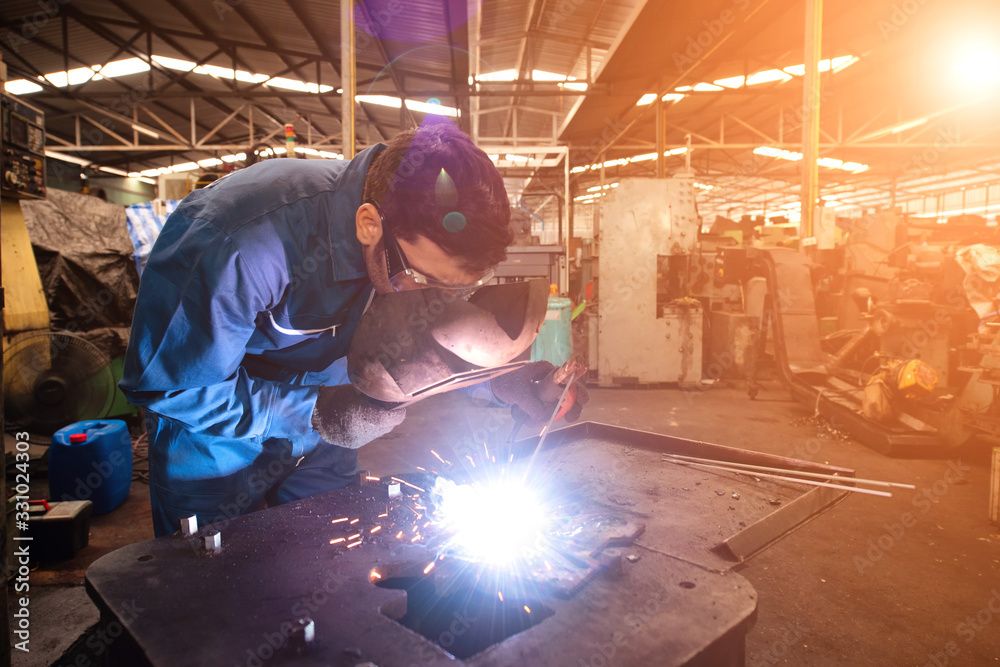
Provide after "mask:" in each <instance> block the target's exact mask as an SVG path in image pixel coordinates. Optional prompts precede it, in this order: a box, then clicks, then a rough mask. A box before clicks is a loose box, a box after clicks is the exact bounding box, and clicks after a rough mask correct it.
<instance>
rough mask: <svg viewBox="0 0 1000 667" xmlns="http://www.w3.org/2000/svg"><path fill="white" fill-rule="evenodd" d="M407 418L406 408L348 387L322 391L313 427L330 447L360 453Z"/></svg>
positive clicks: (327, 388)
mask: <svg viewBox="0 0 1000 667" xmlns="http://www.w3.org/2000/svg"><path fill="white" fill-rule="evenodd" d="M404 417H406V408H394V407H387V406H386V405H384V404H380V403H378V402H376V401H373V400H371V399H369V398H368V397H367V396H365V395H364V394H362V393H361V392H359V391H358V390H357V389H355V388H354V387H353V385H349V384H344V385H338V386H336V387H320V388H319V398H317V399H316V407H315V409H314V410H313V414H312V425H313V428H314V429H316V431H317V432H318V433H319V434H320V436H322V438H323V439H324V440H326V441H327V442H329V443H330V444H333V445H340V446H341V447H347V448H349V449H357V448H358V447H361V446H362V445H367V444H368V443H369V442H371V441H372V440H375V439H376V438H380V437H382V436H383V435H385V434H386V433H388V432H389V431H391V430H392V429H394V428H396V427H397V426H399V424H400V422H402V421H403V418H404Z"/></svg>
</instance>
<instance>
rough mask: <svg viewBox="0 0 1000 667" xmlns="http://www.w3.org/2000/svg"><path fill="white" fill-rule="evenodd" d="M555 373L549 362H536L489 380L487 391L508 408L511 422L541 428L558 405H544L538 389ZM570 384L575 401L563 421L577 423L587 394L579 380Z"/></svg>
mask: <svg viewBox="0 0 1000 667" xmlns="http://www.w3.org/2000/svg"><path fill="white" fill-rule="evenodd" d="M555 371H556V367H555V366H553V365H552V364H550V363H549V362H547V361H536V362H533V363H530V364H526V365H524V366H521V367H520V368H518V369H516V370H513V371H511V372H510V373H505V374H504V375H501V376H499V377H495V378H493V379H492V380H490V389H491V390H492V391H493V395H494V396H495V397H496V398H497V400H499V401H502V402H503V403H506V404H507V405H509V406H511V408H510V414H511V416H512V417H513V418H514V421H516V422H520V423H523V424H526V425H528V426H540V425H542V424H545V423H546V422H548V421H549V418H550V417H552V413H553V412H555V409H556V403H557V401H550V402H546V401H543V400H542V399H541V398H539V396H538V385H539V383H540V382H542V381H544V380H546V379H547V378H548V377H549V376H550V375H552V374H553V373H555ZM573 384H574V385H575V387H576V400H575V401H574V403H573V406H572V407H571V408H570V409H569V411H568V412H567V413H566V415H565V416H564V417H563V418H564V419H565V420H566V421H568V422H574V421H576V420H577V419H579V418H580V412H581V411H582V410H583V406H584V405H586V404H587V402H588V401H589V400H590V394H589V393H588V392H587V388H586V387H585V386H584V384H583V381H582V380H575V381H574V383H573ZM560 389H561V388H560ZM568 398H569V393H567V399H568Z"/></svg>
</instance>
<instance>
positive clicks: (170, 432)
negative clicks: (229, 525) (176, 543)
mask: <svg viewBox="0 0 1000 667" xmlns="http://www.w3.org/2000/svg"><path fill="white" fill-rule="evenodd" d="M146 431H147V433H148V438H149V498H150V502H151V504H152V509H153V531H154V533H155V534H156V536H157V537H162V536H163V535H170V534H172V533H175V532H177V530H178V529H179V527H180V520H181V519H182V518H183V517H187V516H191V515H192V514H195V515H197V517H198V525H199V526H204V525H206V524H209V523H216V522H219V521H227V520H229V519H233V518H235V517H237V516H240V515H242V514H247V513H249V512H253V511H254V510H257V509H260V508H262V507H264V506H273V505H280V504H282V503H287V502H291V501H293V500H299V499H301V498H308V497H309V496H314V495H316V494H318V493H323V492H325V491H332V490H334V489H340V488H343V487H345V486H348V485H350V484H352V483H353V482H354V480H355V476H356V475H357V473H358V470H359V469H360V465H359V464H358V452H357V450H356V449H347V448H346V447H338V446H337V445H332V444H330V443H328V442H325V441H323V440H320V441H319V443H318V444H317V445H316V447H315V448H314V449H312V450H311V451H310V452H308V453H307V454H305V455H304V456H296V455H294V454H293V446H292V443H291V441H289V440H285V439H283V438H268V439H249V440H233V439H228V438H214V437H206V436H204V435H201V434H196V433H191V432H189V431H187V430H186V429H184V428H183V427H182V426H180V425H178V424H176V423H174V422H171V421H169V420H165V419H162V418H160V417H158V416H157V415H155V414H152V413H149V412H147V413H146Z"/></svg>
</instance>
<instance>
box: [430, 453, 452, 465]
mask: <svg viewBox="0 0 1000 667" xmlns="http://www.w3.org/2000/svg"><path fill="white" fill-rule="evenodd" d="M431 454H433V455H434V458H436V459H437V460H438V461H440V462H441V463H443V464H445V465H446V466H450V465H451V461H445V460H444V459H443V458H441V455H440V454H438V453H437V452H435V451H434V450H433V449H432V450H431Z"/></svg>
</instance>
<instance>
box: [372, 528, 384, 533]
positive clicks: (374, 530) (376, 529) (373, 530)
mask: <svg viewBox="0 0 1000 667" xmlns="http://www.w3.org/2000/svg"><path fill="white" fill-rule="evenodd" d="M380 530H382V526H375V527H374V528H372V529H371V532H372V533H373V534H374V533H377V532H378V531H380Z"/></svg>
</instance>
